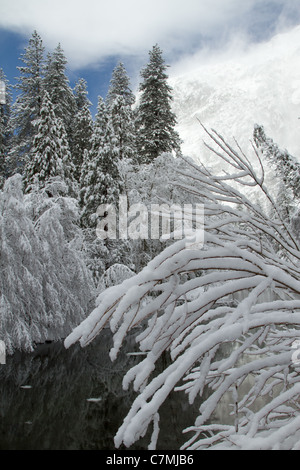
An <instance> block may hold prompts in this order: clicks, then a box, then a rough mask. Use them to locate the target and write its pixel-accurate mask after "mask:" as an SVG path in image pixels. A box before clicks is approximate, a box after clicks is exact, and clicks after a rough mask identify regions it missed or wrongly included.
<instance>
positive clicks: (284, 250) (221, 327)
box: [65, 131, 300, 449]
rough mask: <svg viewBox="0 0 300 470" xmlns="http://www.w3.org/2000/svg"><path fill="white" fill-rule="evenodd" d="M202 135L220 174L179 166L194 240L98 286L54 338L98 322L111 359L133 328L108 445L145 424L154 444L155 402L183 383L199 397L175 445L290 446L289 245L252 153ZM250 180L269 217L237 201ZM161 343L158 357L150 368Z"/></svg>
mask: <svg viewBox="0 0 300 470" xmlns="http://www.w3.org/2000/svg"><path fill="white" fill-rule="evenodd" d="M207 133H208V134H209V136H210V138H211V139H212V143H211V145H209V148H211V151H212V152H213V157H214V158H218V157H220V158H221V159H222V162H223V168H224V170H225V169H226V171H224V173H223V174H221V175H217V176H215V175H212V174H211V173H210V172H209V171H208V170H207V169H205V168H204V167H197V166H196V165H193V164H190V165H191V166H190V170H189V171H182V172H181V176H183V177H184V178H183V182H182V183H181V185H182V186H184V187H185V189H186V191H192V192H193V193H195V191H196V192H197V195H198V197H199V201H202V202H203V203H204V204H205V243H204V246H203V248H201V249H198V250H197V249H193V250H192V249H189V246H188V245H186V243H185V240H180V241H178V242H176V243H174V244H172V245H171V246H169V247H167V248H166V249H165V250H164V251H163V252H162V253H161V254H159V255H158V256H157V257H156V258H155V259H153V260H152V261H151V262H150V263H149V264H148V266H147V267H145V268H144V269H143V270H142V271H141V272H140V273H139V274H137V275H135V276H133V277H132V278H130V279H127V280H125V281H124V282H123V283H122V284H121V285H119V286H115V287H111V288H110V289H108V290H107V291H104V292H103V293H102V294H100V296H99V298H98V306H97V307H96V309H95V310H94V311H93V312H92V313H91V314H90V315H89V317H88V318H87V319H86V320H85V321H84V322H83V323H82V324H81V325H79V326H78V327H77V328H75V329H74V331H73V332H72V333H71V334H70V335H69V337H68V338H67V339H66V340H65V346H66V347H70V346H71V345H72V344H73V343H75V342H76V341H80V344H81V345H82V346H86V345H87V344H89V343H90V342H91V341H93V339H94V338H95V337H96V336H97V335H98V334H99V333H100V332H101V330H102V329H103V328H104V327H105V326H106V325H110V328H111V330H112V332H113V333H114V345H113V348H112V349H111V351H110V357H111V359H112V360H115V359H116V357H117V355H118V352H119V350H120V348H121V346H122V343H123V341H124V338H125V337H126V335H127V334H128V332H129V331H130V330H132V329H134V328H135V327H136V326H139V329H138V331H137V336H136V341H137V343H138V344H139V348H140V350H141V351H144V352H145V353H146V357H145V358H144V359H143V360H141V362H140V363H139V364H137V365H135V366H134V367H133V368H131V369H130V370H129V371H128V372H127V373H126V374H125V376H124V379H123V386H124V388H128V387H129V385H130V384H131V383H133V387H134V389H135V390H136V391H137V392H138V395H137V397H136V399H135V400H134V402H133V404H132V407H131V409H130V411H129V412H128V415H127V416H126V417H125V419H124V422H123V424H122V426H121V427H120V429H119V431H118V432H117V435H116V437H115V445H116V446H117V447H118V446H120V445H121V444H122V443H124V444H125V445H126V446H130V445H132V444H133V443H134V442H135V441H137V440H138V439H139V438H140V437H141V436H143V435H144V434H145V432H146V430H147V429H148V427H149V425H151V423H153V435H152V439H151V443H150V446H149V448H154V447H155V445H156V441H157V435H158V432H159V409H160V406H161V405H162V403H163V402H164V401H165V400H166V398H167V397H168V395H169V394H170V392H171V391H173V390H174V389H175V390H183V391H185V392H186V394H187V398H188V401H189V403H193V402H194V400H195V398H196V397H197V396H199V394H200V395H202V399H203V402H202V404H201V406H200V409H199V415H198V416H197V417H196V419H195V423H194V424H193V425H192V424H191V426H190V427H189V428H187V429H185V430H184V432H186V433H191V435H190V436H189V437H188V439H187V442H186V444H185V445H184V448H185V449H206V448H214V449H222V448H230V449H281V448H282V449H299V442H300V416H299V405H300V404H299V393H300V375H299V371H297V368H296V363H295V361H293V360H292V354H293V353H295V350H294V349H293V347H294V345H295V340H297V339H299V337H300V329H299V326H300V281H299V279H300V266H299V261H300V246H299V242H298V240H297V238H296V237H295V236H294V234H293V232H292V230H291V228H290V226H289V225H288V224H287V223H286V221H285V220H283V219H282V216H281V212H280V211H279V210H277V208H276V204H275V203H274V201H273V199H272V197H271V196H270V194H269V192H268V190H267V188H266V187H265V184H264V169H263V165H262V161H261V158H260V154H259V153H258V151H256V150H255V149H254V152H255V154H256V156H257V158H258V161H259V163H260V166H261V172H260V174H259V175H258V174H257V173H256V172H255V171H254V169H253V166H252V164H251V163H250V161H249V160H248V158H247V157H246V156H245V155H244V154H243V153H242V151H241V149H239V148H238V149H237V150H236V149H233V148H232V147H231V146H230V145H229V144H228V143H226V141H224V139H223V138H222V137H221V136H219V135H218V134H217V133H216V132H214V131H211V132H209V131H207ZM196 183H197V184H198V185H199V189H198V190H196V186H197V184H196ZM237 184H239V185H240V186H241V188H242V189H241V191H239V190H238V189H236V187H237ZM253 188H256V189H257V190H259V191H260V192H261V195H262V196H263V197H264V198H265V199H266V201H267V203H268V204H269V205H271V206H273V215H272V218H270V217H268V216H267V215H266V214H265V213H264V212H263V210H262V209H261V207H260V206H258V205H257V204H256V203H254V202H252V201H251V200H250V199H249V197H248V195H249V193H252V191H250V190H251V189H253ZM199 271H201V272H202V275H201V276H198V277H195V278H187V277H186V273H193V272H199ZM201 289H202V293H201ZM193 292H200V295H195V296H192V295H190V294H191V293H193ZM153 294H155V295H153ZM146 297H147V298H148V299H149V298H150V302H143V299H145V298H146ZM165 351H167V352H168V353H169V355H170V363H169V364H167V365H165V367H164V368H163V369H162V367H163V366H162V364H161V363H159V368H160V369H159V370H157V371H156V363H157V362H158V361H159V359H160V357H161V355H162V353H163V352H165ZM161 370H162V371H161ZM154 371H155V374H152V373H153V372H154ZM222 399H223V400H224V399H225V400H226V401H227V402H228V401H231V402H232V408H229V409H228V417H227V419H226V422H224V421H223V422H220V420H218V407H219V406H220V402H221V400H222Z"/></svg>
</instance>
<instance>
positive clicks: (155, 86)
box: [137, 45, 180, 163]
mask: <svg viewBox="0 0 300 470" xmlns="http://www.w3.org/2000/svg"><path fill="white" fill-rule="evenodd" d="M149 58H150V60H149V63H148V65H147V66H146V67H145V68H144V69H143V70H142V71H141V77H142V79H143V81H142V83H141V84H140V92H141V96H140V102H139V107H138V111H137V112H138V116H137V128H138V154H139V158H140V159H141V161H142V162H143V163H149V162H151V161H152V160H153V159H154V158H156V157H158V156H159V155H160V154H161V153H163V152H172V151H175V152H176V153H179V152H180V138H179V135H178V133H177V132H176V131H175V125H176V117H175V114H174V113H173V112H172V109H171V102H172V90H171V87H170V85H169V84H168V75H167V74H166V69H167V65H166V64H165V61H164V58H163V55H162V50H161V49H160V47H159V46H158V45H155V46H153V48H152V50H151V51H150V52H149Z"/></svg>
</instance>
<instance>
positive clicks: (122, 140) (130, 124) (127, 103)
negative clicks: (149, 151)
mask: <svg viewBox="0 0 300 470" xmlns="http://www.w3.org/2000/svg"><path fill="white" fill-rule="evenodd" d="M106 101H107V107H108V112H109V116H110V119H111V122H112V126H113V130H114V134H115V137H116V140H117V147H118V149H119V155H118V158H119V159H120V160H122V159H125V158H130V159H135V157H136V135H135V123H134V114H133V110H132V105H133V104H134V102H135V97H134V95H133V93H132V91H131V89H130V80H129V77H128V75H127V72H126V70H125V68H124V65H123V64H122V63H120V64H119V65H118V66H117V67H116V68H115V69H114V71H113V74H112V78H111V81H110V88H109V90H108V95H107V99H106Z"/></svg>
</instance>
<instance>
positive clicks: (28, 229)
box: [0, 175, 93, 353]
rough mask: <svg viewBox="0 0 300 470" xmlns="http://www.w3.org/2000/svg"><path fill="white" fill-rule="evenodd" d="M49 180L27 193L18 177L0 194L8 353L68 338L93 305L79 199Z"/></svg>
mask: <svg viewBox="0 0 300 470" xmlns="http://www.w3.org/2000/svg"><path fill="white" fill-rule="evenodd" d="M63 187H65V190H67V188H66V185H65V184H64V183H63V182H62V181H60V182H59V181H49V183H48V184H47V185H46V187H45V188H44V190H43V191H41V190H37V191H32V192H31V193H30V194H28V195H26V196H24V194H23V181H22V177H21V176H20V175H15V176H13V177H11V178H9V179H8V180H7V181H6V183H5V186H4V189H3V191H2V192H1V193H0V227H1V232H0V251H1V276H0V293H1V298H0V312H1V313H0V338H1V339H2V340H3V341H4V342H5V344H6V348H7V352H8V353H12V352H13V350H14V349H22V350H26V351H30V350H32V348H33V346H34V344H35V343H40V342H44V341H45V340H47V339H51V340H57V339H60V338H64V337H65V336H66V335H67V334H68V333H69V332H70V331H71V330H72V328H74V327H75V326H76V325H77V324H78V323H79V322H80V321H82V320H83V318H84V317H85V315H86V313H87V311H88V309H89V308H90V301H91V298H92V295H93V283H92V280H91V277H90V273H89V271H88V269H87V268H86V265H85V262H84V259H83V256H82V246H81V243H82V240H81V234H80V231H79V229H78V227H77V226H76V218H78V210H77V206H76V204H75V201H74V200H73V199H71V198H69V197H62V196H60V195H58V194H56V192H59V193H61V191H62V190H63Z"/></svg>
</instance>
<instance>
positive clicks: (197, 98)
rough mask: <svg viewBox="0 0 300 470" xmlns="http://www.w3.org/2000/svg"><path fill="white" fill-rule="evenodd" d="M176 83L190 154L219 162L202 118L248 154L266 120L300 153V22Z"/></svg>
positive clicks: (273, 133)
mask: <svg viewBox="0 0 300 470" xmlns="http://www.w3.org/2000/svg"><path fill="white" fill-rule="evenodd" d="M170 84H171V86H172V88H173V96H174V102H173V109H174V112H175V113H176V116H177V121H178V126H177V130H178V132H179V134H180V136H181V138H182V139H183V141H184V143H183V146H182V149H183V153H184V154H185V155H188V156H191V157H193V158H194V159H196V160H198V159H200V160H201V162H203V163H204V164H206V165H209V166H210V167H212V168H213V167H214V166H215V165H214V162H213V161H212V159H211V153H210V152H209V151H208V150H207V149H206V148H205V146H204V144H203V139H205V140H207V138H206V136H205V133H204V131H203V129H202V128H201V126H200V125H199V122H198V120H197V118H198V119H199V120H200V121H201V122H202V123H203V124H204V125H205V126H206V127H207V128H209V129H210V128H213V129H215V130H216V131H217V132H218V133H220V134H221V135H222V136H223V137H224V138H225V139H226V140H228V141H229V142H230V143H233V142H234V141H233V138H236V139H237V141H238V142H239V144H240V145H241V146H242V148H243V150H246V152H247V154H248V155H249V151H250V155H251V144H250V139H252V134H253V127H254V124H255V123H257V124H261V125H263V126H264V127H265V131H266V134H267V135H268V136H269V137H271V138H272V139H273V140H274V141H275V142H276V143H277V144H278V145H279V147H280V148H282V149H287V150H288V151H289V152H290V153H291V154H292V155H294V156H295V157H297V158H299V159H300V142H299V140H300V139H299V134H300V120H299V119H298V117H299V116H300V26H297V27H296V28H294V29H293V30H291V31H289V32H287V33H282V34H279V35H277V36H274V37H273V38H272V39H271V40H270V41H269V42H267V43H263V44H259V45H255V46H252V47H251V48H248V50H246V51H244V53H235V52H233V53H232V56H231V57H229V54H227V55H226V56H225V55H224V56H223V57H219V59H218V60H217V59H212V60H211V61H210V63H206V64H205V63H203V64H202V65H201V64H200V65H199V64H195V65H193V66H192V67H190V68H189V70H188V71H187V72H185V73H184V74H181V75H177V76H174V77H172V78H170ZM217 165H219V163H218V164H217ZM215 169H216V168H215Z"/></svg>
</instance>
